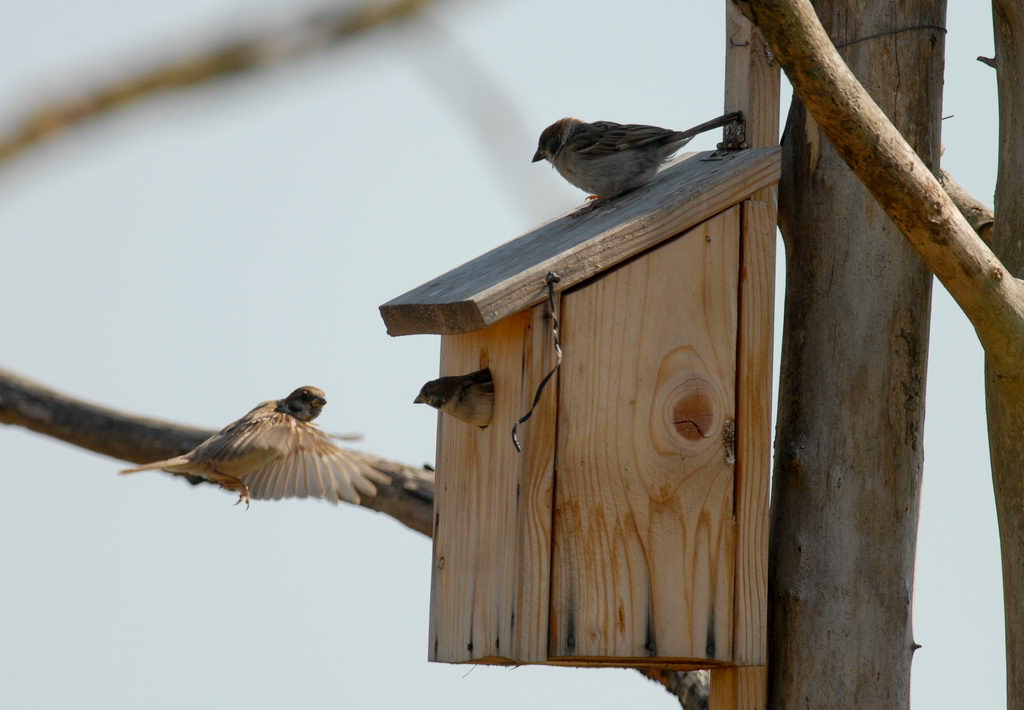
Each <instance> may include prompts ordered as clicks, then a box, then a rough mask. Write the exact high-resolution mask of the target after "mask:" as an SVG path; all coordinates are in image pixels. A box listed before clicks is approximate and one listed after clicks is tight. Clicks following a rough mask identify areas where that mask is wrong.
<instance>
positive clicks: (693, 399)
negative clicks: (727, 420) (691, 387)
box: [672, 390, 715, 441]
mask: <svg viewBox="0 0 1024 710" xmlns="http://www.w3.org/2000/svg"><path fill="white" fill-rule="evenodd" d="M714 424H715V403H714V402H713V401H712V400H711V396H710V395H709V394H708V393H706V392H701V391H699V390H697V391H695V392H684V393H681V394H680V396H678V397H677V398H676V401H675V402H673V403H672V425H673V426H674V427H675V430H676V431H677V432H679V435H680V436H682V437H683V438H684V439H690V440H691V441H696V440H698V439H705V438H707V437H708V432H709V431H710V430H711V427H713V426H714Z"/></svg>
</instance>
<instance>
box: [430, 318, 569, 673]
mask: <svg viewBox="0 0 1024 710" xmlns="http://www.w3.org/2000/svg"><path fill="white" fill-rule="evenodd" d="M545 309H546V307H545V306H544V305H540V306H536V307H534V308H531V309H529V310H526V311H523V312H520V313H518V314H515V315H513V316H510V317H508V318H505V319H503V320H501V321H499V322H498V323H496V324H495V325H493V326H491V327H490V328H487V329H485V330H481V331H477V332H474V333H467V334H462V335H451V336H444V337H442V338H441V374H442V375H455V374H464V373H467V372H472V371H474V370H478V369H481V368H484V367H487V368H489V369H490V370H491V375H492V377H493V380H494V412H493V416H492V418H491V422H490V424H489V425H488V426H487V427H486V428H483V429H481V428H479V427H475V426H472V425H470V424H466V423H465V422H462V421H459V420H457V419H454V418H452V417H449V416H445V415H441V416H440V419H439V424H438V448H437V475H436V480H437V485H436V490H437V493H436V497H435V500H434V512H435V516H434V552H433V562H434V567H433V572H432V583H431V603H430V650H429V658H430V660H432V661H442V662H448V663H459V662H468V661H475V662H484V663H487V662H492V663H502V662H518V663H528V662H538V661H543V660H545V659H546V657H547V635H548V600H549V595H550V573H551V572H550V552H551V520H552V507H551V506H552V502H551V499H552V470H553V459H554V425H555V404H556V402H555V398H554V397H553V396H551V397H547V398H544V399H542V401H541V403H540V404H539V405H538V407H537V409H536V410H535V412H534V414H533V416H532V417H531V418H530V420H529V421H528V422H527V423H525V424H524V425H522V426H520V434H519V436H520V441H521V443H522V445H523V453H517V452H516V451H515V449H514V448H513V445H512V439H511V430H512V424H513V422H515V421H516V419H518V418H519V417H520V416H522V414H523V413H524V412H526V410H527V409H528V408H529V405H530V402H531V401H532V397H533V393H534V388H535V387H536V384H537V383H538V382H539V381H540V380H541V379H542V378H543V376H544V374H545V373H546V372H547V371H548V370H549V369H550V368H551V366H552V365H553V357H554V355H553V350H552V347H551V340H550V338H551V336H550V328H549V325H548V322H549V321H548V319H547V317H546V316H545ZM549 387H551V388H552V392H553V391H554V388H555V387H557V382H552V383H550V384H549Z"/></svg>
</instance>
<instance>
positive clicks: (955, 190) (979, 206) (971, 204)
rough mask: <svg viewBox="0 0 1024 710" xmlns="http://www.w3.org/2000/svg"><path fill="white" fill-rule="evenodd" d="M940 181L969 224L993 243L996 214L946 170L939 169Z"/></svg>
mask: <svg viewBox="0 0 1024 710" xmlns="http://www.w3.org/2000/svg"><path fill="white" fill-rule="evenodd" d="M939 182H940V183H942V186H943V187H944V188H946V194H947V195H949V198H950V199H951V200H953V204H955V205H956V208H957V209H958V210H960V214H962V215H963V216H964V218H965V219H966V220H967V222H968V224H970V225H971V227H972V228H973V229H974V231H975V232H977V233H978V236H979V237H981V238H982V239H984V240H985V242H986V243H989V244H991V243H992V224H993V223H994V222H995V215H993V214H992V210H990V209H989V208H988V207H987V206H985V204H984V203H982V202H979V201H978V200H976V199H974V197H972V196H971V195H970V194H968V192H967V190H965V189H964V188H963V186H962V185H961V184H960V183H958V182H957V181H956V180H954V179H953V176H952V175H950V174H949V173H947V172H946V171H945V170H940V171H939Z"/></svg>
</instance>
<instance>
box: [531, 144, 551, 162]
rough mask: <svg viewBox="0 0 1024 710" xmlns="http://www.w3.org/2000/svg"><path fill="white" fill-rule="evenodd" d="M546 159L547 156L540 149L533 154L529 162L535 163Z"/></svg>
mask: <svg viewBox="0 0 1024 710" xmlns="http://www.w3.org/2000/svg"><path fill="white" fill-rule="evenodd" d="M546 157H548V154H547V153H545V152H544V150H543V149H542V148H538V149H537V152H536V153H534V154H533V160H531V161H530V162H531V163H536V162H537V161H538V160H544V158H546Z"/></svg>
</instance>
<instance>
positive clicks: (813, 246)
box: [768, 0, 945, 708]
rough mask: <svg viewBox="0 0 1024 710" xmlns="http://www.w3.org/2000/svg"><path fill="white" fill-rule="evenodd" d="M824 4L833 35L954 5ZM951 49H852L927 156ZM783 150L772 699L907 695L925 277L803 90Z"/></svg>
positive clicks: (927, 34) (906, 41) (935, 19)
mask: <svg viewBox="0 0 1024 710" xmlns="http://www.w3.org/2000/svg"><path fill="white" fill-rule="evenodd" d="M816 5H817V9H818V11H819V13H820V15H821V17H822V19H823V22H824V24H825V27H826V28H827V30H828V31H829V34H830V35H831V36H832V38H833V40H834V41H835V42H836V43H837V44H841V43H843V42H849V41H851V40H856V39H857V38H859V37H862V36H866V35H873V34H876V33H880V32H885V31H886V30H891V29H894V28H897V27H905V26H909V25H921V24H931V25H941V24H942V23H943V18H944V15H945V2H944V0H926V1H923V2H917V3H901V4H900V5H901V6H900V7H899V8H897V7H894V4H893V3H877V2H871V1H870V0H852V1H847V0H821V2H818V3H817V4H816ZM909 5H914V6H915V7H914V8H913V9H911V8H909V7H907V6H909ZM943 45H944V42H943V36H942V33H941V32H938V31H934V30H920V31H915V32H904V33H898V34H894V35H887V36H883V37H878V38H874V39H870V40H867V41H863V42H856V43H853V44H851V45H850V46H849V47H848V48H847V49H845V50H844V54H845V56H846V59H847V62H848V63H849V64H850V66H851V68H852V69H853V71H854V73H855V74H857V76H858V78H859V79H860V80H861V81H862V82H863V83H864V85H865V87H866V88H867V89H868V91H869V92H870V93H871V95H872V96H873V97H874V98H875V100H876V101H877V102H878V103H879V104H880V106H881V107H882V110H884V111H885V112H886V114H887V115H888V116H889V117H890V118H891V119H892V120H893V122H894V123H895V124H896V125H897V126H898V127H899V128H901V129H902V130H903V132H904V135H905V136H906V137H907V138H908V140H909V141H910V143H911V145H912V146H913V147H914V148H915V149H916V150H917V151H918V153H919V154H920V155H921V156H922V157H923V158H924V160H925V162H926V163H927V164H928V166H929V167H931V168H934V167H935V166H936V164H937V159H938V156H939V145H940V143H939V126H940V122H939V119H940V109H941V99H942V69H943ZM897 67H898V71H894V68H897ZM783 149H784V152H783V179H782V182H781V184H780V195H779V204H780V223H781V226H782V232H783V237H784V238H785V241H786V260H787V284H786V305H785V330H784V334H785V335H784V340H783V349H782V378H781V382H780V393H779V414H778V429H777V432H776V458H775V477H774V488H773V494H772V500H773V501H774V507H773V510H772V532H771V541H770V553H769V632H768V638H769V644H770V650H769V665H768V667H769V676H770V680H769V703H768V706H769V707H772V708H796V707H800V708H803V707H814V708H826V707H827V708H853V707H857V708H861V707H865V708H867V707H871V708H883V707H884V708H906V707H909V704H910V666H911V659H912V655H913V649H914V640H913V634H912V628H911V599H912V594H913V581H914V551H915V543H916V537H917V522H918V504H919V495H920V484H921V471H922V462H923V450H922V425H923V418H924V381H925V372H926V365H927V346H928V317H929V308H930V299H931V275H930V274H929V273H928V271H927V270H926V269H925V268H924V266H923V264H922V263H921V260H920V259H918V258H917V256H916V255H915V254H914V252H913V250H912V249H911V248H910V246H909V245H908V244H907V243H906V242H905V241H904V240H903V239H902V238H901V237H900V234H899V231H898V230H897V228H896V226H895V225H894V224H893V223H892V222H891V221H890V220H889V219H888V218H887V217H886V215H885V213H884V212H883V211H882V209H881V208H880V207H879V205H878V204H877V202H876V201H875V200H874V199H873V198H872V196H871V195H870V194H869V193H868V192H867V190H865V189H864V187H863V185H862V184H861V183H860V181H859V180H858V178H857V176H856V175H854V173H852V172H851V171H850V170H849V168H847V166H846V165H845V164H844V162H843V160H842V158H840V156H839V155H838V154H837V153H836V151H835V150H834V149H833V147H832V145H831V144H830V142H829V141H828V139H827V138H826V136H825V135H824V133H823V132H822V130H821V129H820V128H819V127H818V125H817V124H816V123H815V122H814V120H813V119H811V118H810V117H809V116H808V115H807V110H806V109H805V107H804V105H803V104H802V103H801V102H800V101H799V100H795V101H794V103H793V105H792V107H791V110H790V114H789V121H788V124H787V127H786V134H785V137H784V139H783ZM840 669H841V670H840Z"/></svg>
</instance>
